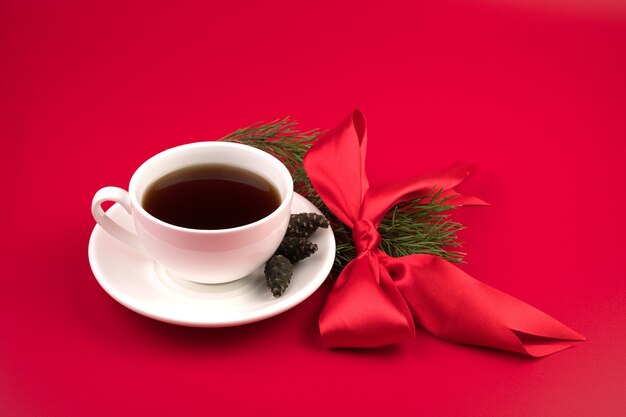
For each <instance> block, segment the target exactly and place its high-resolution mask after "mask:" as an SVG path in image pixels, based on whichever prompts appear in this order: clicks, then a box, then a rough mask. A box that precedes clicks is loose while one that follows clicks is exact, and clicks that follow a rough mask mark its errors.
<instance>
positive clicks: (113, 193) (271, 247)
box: [91, 142, 293, 284]
mask: <svg viewBox="0 0 626 417" xmlns="http://www.w3.org/2000/svg"><path fill="white" fill-rule="evenodd" d="M211 163H217V164H222V165H229V166H232V167H236V168H242V169H245V170H248V171H251V172H253V173H256V174H258V175H260V176H262V177H263V178H265V179H267V180H268V181H269V182H270V183H271V184H273V185H274V187H276V189H277V190H278V192H279V194H280V198H281V204H280V206H279V207H278V208H277V209H276V210H274V211H273V212H272V213H271V214H269V215H268V216H267V217H264V218H263V219H261V220H258V221H256V222H254V223H250V224H246V225H243V226H240V227H234V228H230V229H221V230H197V229H188V228H185V227H179V226H175V225H172V224H169V223H166V222H164V221H162V220H159V219H157V218H156V217H154V216H152V215H150V214H149V213H148V212H147V211H146V210H145V209H144V208H143V207H142V206H141V202H142V199H143V196H144V193H145V192H146V189H147V188H148V186H149V185H150V184H152V183H153V182H154V181H155V180H157V179H158V178H160V177H162V176H163V175H165V174H168V173H170V172H172V171H176V170H178V169H181V168H185V167H189V166H193V165H200V164H211ZM292 197H293V180H292V178H291V175H290V174H289V171H288V170H287V168H286V167H285V166H284V165H283V164H282V163H281V162H280V161H279V160H278V159H276V158H275V157H273V156H272V155H270V154H268V153H266V152H263V151H261V150H259V149H256V148H253V147H251V146H247V145H241V144H237V143H228V142H198V143H190V144H187V145H182V146H178V147H175V148H171V149H168V150H166V151H163V152H161V153H159V154H157V155H155V156H153V157H152V158H150V159H148V160H147V161H146V162H144V163H143V164H142V165H141V166H140V167H139V169H137V171H135V173H134V174H133V176H132V178H131V180H130V185H129V187H128V192H126V191H125V190H123V189H121V188H117V187H104V188H102V189H101V190H99V191H98V192H97V193H96V194H95V196H94V198H93V202H92V204H91V211H92V213H93V217H94V218H95V219H96V222H98V224H99V225H100V226H101V227H102V228H103V229H104V230H105V231H106V232H108V233H109V234H110V235H112V236H113V237H115V238H117V239H119V240H120V241H122V242H124V243H126V244H128V245H130V246H132V247H133V248H136V249H139V250H142V251H145V252H146V253H147V254H148V255H149V256H151V257H152V258H154V260H156V261H157V262H158V263H160V264H161V265H162V266H163V267H165V269H166V270H167V271H168V273H169V274H170V275H172V276H174V277H177V278H182V279H186V280H189V281H194V282H199V283H203V284H219V283H224V282H230V281H234V280H237V279H239V278H243V277H245V276H247V275H249V274H250V273H252V272H253V271H254V270H255V269H257V268H258V267H260V266H261V265H263V264H264V263H265V262H266V261H267V260H268V259H269V257H270V256H272V254H273V253H274V251H276V249H277V248H278V245H280V242H281V241H282V238H283V236H284V235H285V232H286V230H287V226H288V224H289V216H290V215H291V200H292ZM105 201H113V202H116V203H118V204H120V205H121V206H122V207H123V208H124V209H125V210H126V212H128V214H129V215H130V216H132V218H133V222H134V225H135V229H136V231H137V232H136V234H135V233H131V232H130V231H129V230H127V229H125V228H124V227H122V226H120V225H119V224H117V223H115V222H114V221H113V220H111V218H109V217H108V216H107V215H106V213H105V212H104V210H103V209H102V207H101V205H102V203H103V202H105ZM244 209H246V208H244ZM131 278H132V277H129V279H131Z"/></svg>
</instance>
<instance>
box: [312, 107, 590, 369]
mask: <svg viewBox="0 0 626 417" xmlns="http://www.w3.org/2000/svg"><path fill="white" fill-rule="evenodd" d="M366 147H367V131H366V124H365V117H364V116H363V114H362V113H361V112H360V111H358V110H355V111H354V112H352V114H351V115H350V116H348V118H347V119H345V120H344V121H343V122H342V123H341V124H339V126H337V127H336V128H335V129H333V130H332V131H330V132H328V133H327V134H325V135H324V136H322V137H320V138H319V139H318V140H317V141H316V142H315V143H314V144H313V146H312V147H311V149H310V150H309V152H308V153H307V154H306V156H305V158H304V167H305V169H306V171H307V174H308V175H309V178H310V179H311V182H312V184H313V186H314V187H315V189H316V191H317V192H318V194H319V195H320V197H321V198H322V199H323V200H324V203H325V204H326V205H327V206H328V208H329V209H330V210H331V211H332V212H333V213H334V214H335V216H337V218H338V219H339V220H341V221H342V222H343V223H344V224H345V225H346V226H348V227H350V228H351V229H352V237H353V240H354V245H355V247H356V250H357V257H356V258H355V259H354V260H353V261H352V262H350V263H349V264H348V265H347V266H346V267H345V268H344V269H343V271H342V272H341V274H340V275H339V277H338V278H337V281H336V283H335V285H334V288H333V290H332V292H331V293H330V295H329V296H328V299H327V301H326V305H325V306H324V309H323V311H322V313H321V316H320V332H321V335H322V338H323V340H324V342H325V344H326V345H327V346H329V347H376V346H383V345H387V344H390V343H395V342H398V341H401V340H404V339H409V338H413V337H414V336H415V322H417V323H419V324H420V325H421V326H423V327H424V328H425V329H427V330H428V331H430V332H431V333H433V334H434V335H436V336H438V337H440V338H442V339H445V340H449V341H452V342H456V343H465V344H472V345H481V346H488V347H494V348H499V349H506V350H511V351H514V352H518V353H522V354H526V355H530V356H535V357H539V356H545V355H549V354H551V353H554V352H558V351H560V350H563V349H566V348H568V347H571V346H572V344H571V343H568V342H564V341H565V340H584V338H583V337H582V336H581V335H580V334H578V333H576V332H575V331H573V330H571V329H570V328H568V327H567V326H565V325H563V324H562V323H560V322H559V321H557V320H555V319H553V318H552V317H550V316H548V315H547V314H545V313H543V312H541V311H539V310H537V309H536V308H534V307H532V306H530V305H528V304H526V303H524V302H522V301H520V300H518V299H516V298H514V297H511V296H510V295H507V294H505V293H503V292H501V291H498V290H496V289H494V288H492V287H490V286H488V285H486V284H483V283H482V282H480V281H477V280H476V279H474V278H472V277H471V276H469V275H468V274H466V273H465V272H463V271H462V270H460V269H459V268H457V267H456V266H454V265H452V264H451V263H449V262H447V261H445V260H443V259H441V258H439V257H436V256H432V255H410V256H405V257H402V258H393V257H391V256H389V255H387V254H385V253H384V252H383V251H382V250H380V249H379V248H378V244H379V243H380V234H379V233H378V231H377V228H378V226H379V225H380V222H381V221H382V219H383V217H384V216H385V213H386V212H387V211H388V210H389V209H390V208H392V207H393V206H394V205H396V204H398V203H399V202H403V201H408V200H412V199H415V198H418V197H420V196H424V195H426V194H428V193H429V192H430V191H431V190H432V189H433V186H436V187H437V188H442V189H443V190H444V191H443V192H444V195H454V196H455V197H453V199H452V200H450V201H453V202H454V203H455V204H458V205H467V204H484V203H483V202H482V200H480V199H478V198H475V197H469V196H462V195H459V194H458V193H456V192H455V191H454V187H455V186H456V185H457V184H459V183H460V182H461V181H463V179H464V178H465V177H466V176H467V175H468V173H469V171H470V169H471V168H472V166H470V165H467V164H460V163H457V164H454V165H452V166H450V167H447V168H445V169H441V170H438V171H434V172H430V173H427V174H424V175H420V176H418V177H415V178H412V179H410V180H405V181H400V182H396V183H392V184H387V185H383V186H374V187H370V186H369V183H368V180H367V175H366V173H365V151H366Z"/></svg>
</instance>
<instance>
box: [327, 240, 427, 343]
mask: <svg viewBox="0 0 626 417" xmlns="http://www.w3.org/2000/svg"><path fill="white" fill-rule="evenodd" d="M320 334H321V335H322V339H323V341H324V344H325V345H326V346H328V347H378V346H384V345H387V344H390V343H395V342H398V341H401V340H405V339H410V338H413V337H415V323H414V321H413V317H412V316H411V312H410V310H409V307H408V306H407V305H406V302H405V301H404V299H403V298H402V295H401V294H400V292H399V291H398V289H397V288H396V286H395V285H394V283H393V281H392V280H391V277H390V276H389V273H388V272H387V271H386V270H385V269H384V268H383V267H382V266H381V265H380V262H379V260H378V257H377V256H376V255H374V254H373V253H371V252H366V253H363V254H362V255H361V256H359V257H358V258H356V259H354V260H353V261H352V262H350V263H349V264H348V265H347V266H346V267H345V268H344V269H343V271H342V272H341V274H340V275H339V277H338V278H337V282H335V286H334V288H333V291H332V292H331V293H330V294H329V296H328V299H327V300H326V304H325V305H324V308H323V310H322V313H321V315H320Z"/></svg>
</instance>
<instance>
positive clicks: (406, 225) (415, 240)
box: [220, 117, 465, 271]
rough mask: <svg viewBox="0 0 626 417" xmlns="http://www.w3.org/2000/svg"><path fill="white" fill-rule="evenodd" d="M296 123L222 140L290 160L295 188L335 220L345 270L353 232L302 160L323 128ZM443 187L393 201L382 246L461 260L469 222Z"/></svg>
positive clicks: (261, 126)
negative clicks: (454, 216) (457, 218)
mask: <svg viewBox="0 0 626 417" xmlns="http://www.w3.org/2000/svg"><path fill="white" fill-rule="evenodd" d="M296 126H297V122H295V121H292V120H290V119H289V117H285V118H284V119H277V120H274V121H273V122H270V123H262V122H260V123H256V124H253V125H251V126H248V127H245V128H243V129H238V130H236V131H234V132H232V133H230V134H229V135H226V136H225V137H223V138H222V139H220V140H223V141H227V142H238V143H243V144H246V145H250V146H253V147H255V148H258V149H261V150H263V151H265V152H268V153H270V154H272V155H274V156H275V157H276V158H278V159H279V160H280V161H282V162H283V163H284V164H285V166H286V167H287V168H288V169H289V172H291V176H292V177H293V181H294V189H295V191H297V192H298V193H300V194H302V195H303V196H305V197H306V198H307V199H308V200H309V201H311V202H312V203H313V204H314V205H315V206H317V207H318V208H319V209H320V210H321V212H322V213H323V214H324V215H325V216H326V218H328V219H329V220H330V222H331V227H332V228H333V232H334V234H335V239H336V241H337V253H336V256H335V269H336V270H338V271H340V270H341V269H342V268H343V267H344V266H346V265H347V264H348V263H349V262H350V261H351V260H352V259H354V257H355V256H356V252H355V248H354V244H353V243H352V233H351V231H350V229H348V228H347V227H345V226H344V225H343V224H342V223H341V222H340V221H339V220H338V219H337V218H336V217H335V216H334V215H333V214H332V212H331V211H330V210H329V209H328V208H327V207H326V205H325V204H324V202H323V201H322V199H321V198H320V196H319V195H318V194H317V192H316V191H315V189H314V188H313V186H312V184H311V181H310V180H309V177H308V176H307V174H306V171H305V170H304V166H303V163H302V161H303V158H304V155H305V154H306V152H307V151H308V150H309V148H310V147H311V144H312V143H313V142H315V140H317V138H318V137H320V136H321V135H322V134H323V133H324V132H322V131H320V130H318V129H313V130H309V131H306V132H301V131H299V130H298V129H297V128H296ZM441 193H442V190H437V189H433V190H431V192H430V193H429V194H428V195H426V196H423V197H421V198H418V199H415V200H412V201H409V202H406V203H400V204H398V205H396V206H394V207H393V208H392V209H391V210H390V211H389V213H387V215H386V216H385V218H384V219H383V221H382V222H381V224H380V227H379V228H378V231H379V232H380V235H381V243H380V248H381V249H382V250H383V251H385V252H386V253H387V254H389V255H391V256H394V257H400V256H406V255H412V254H420V253H422V254H430V255H436V256H439V257H441V258H443V259H446V260H448V261H451V262H462V261H463V256H464V255H465V254H464V253H463V252H460V251H457V250H454V248H458V247H460V246H461V243H460V242H458V241H457V233H458V232H459V231H460V230H462V229H463V228H464V227H463V225H461V224H459V223H457V222H454V221H452V220H451V219H450V215H449V213H448V212H449V211H451V210H453V209H454V208H455V207H456V206H454V205H452V204H450V203H449V199H450V198H451V197H449V196H448V197H441Z"/></svg>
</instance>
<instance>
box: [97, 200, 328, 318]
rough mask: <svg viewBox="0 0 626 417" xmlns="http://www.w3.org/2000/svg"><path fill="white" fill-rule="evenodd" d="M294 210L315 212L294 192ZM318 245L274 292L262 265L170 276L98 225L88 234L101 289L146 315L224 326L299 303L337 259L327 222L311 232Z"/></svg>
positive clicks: (121, 216) (118, 213) (121, 214)
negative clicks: (226, 277) (196, 279)
mask: <svg viewBox="0 0 626 417" xmlns="http://www.w3.org/2000/svg"><path fill="white" fill-rule="evenodd" d="M293 197H294V198H293V206H292V209H291V211H292V213H301V212H314V213H319V210H318V209H317V207H315V206H314V205H313V204H312V203H310V202H309V201H308V200H307V199H305V198H304V197H302V196H301V195H298V194H296V193H294V196H293ZM107 214H108V215H109V216H110V217H112V218H113V219H115V220H116V221H117V222H119V223H120V224H122V225H123V226H125V227H126V228H128V229H129V230H134V228H133V225H132V219H131V218H130V216H129V215H128V214H127V213H126V212H125V211H124V209H123V208H122V207H121V206H120V205H119V204H115V205H113V206H112V207H111V208H110V209H109V210H108V211H107ZM311 240H312V241H313V242H315V243H317V246H318V251H317V252H316V253H314V254H313V255H312V256H311V257H309V258H307V259H304V260H302V261H300V262H298V263H297V264H295V265H294V271H293V277H292V278H291V284H290V285H289V288H287V290H286V291H285V293H284V294H283V295H282V296H281V297H277V298H275V297H274V296H273V295H272V294H271V293H270V290H269V288H268V287H267V284H266V283H265V276H264V274H263V268H259V270H257V271H255V272H254V273H253V274H251V275H249V276H247V277H245V278H242V279H240V280H238V281H234V282H229V283H227V284H217V285H210V284H196V283H193V282H190V281H185V280H180V279H175V278H172V277H170V275H169V274H167V273H166V272H165V270H164V269H163V268H162V267H161V266H160V265H159V264H157V263H156V262H155V261H154V260H152V258H150V257H148V255H146V254H145V253H143V252H140V251H137V250H135V249H133V248H131V247H129V246H127V245H125V244H124V243H122V242H120V241H118V240H117V239H115V238H113V237H112V236H110V235H109V234H108V233H106V232H105V231H104V230H102V228H101V227H100V226H98V225H96V227H95V228H94V229H93V232H92V233H91V238H90V240H89V263H90V264H91V269H92V271H93V273H94V275H95V277H96V279H97V280H98V282H99V283H100V285H101V286H102V288H104V290H105V291H106V292H107V293H109V295H110V296H111V297H113V298H114V299H115V300H117V301H118V302H119V303H120V304H122V305H124V306H126V307H128V308H129V309H131V310H133V311H135V312H137V313H139V314H142V315H144V316H147V317H150V318H153V319H156V320H161V321H164V322H168V323H173V324H179V325H184V326H194V327H226V326H236V325H240V324H246V323H251V322H255V321H259V320H263V319H266V318H268V317H272V316H275V315H277V314H279V313H282V312H283V311H286V310H289V309H290V308H292V307H294V306H296V305H298V304H299V303H301V302H302V301H304V300H305V299H306V298H307V297H309V296H310V295H311V294H313V292H314V291H315V290H316V289H318V288H319V286H320V285H322V283H323V282H324V280H325V279H326V277H327V276H328V273H329V272H330V270H331V268H332V266H333V261H334V259H335V237H334V236H333V232H332V230H331V229H330V228H328V229H319V230H318V231H317V232H315V233H314V234H313V235H312V236H311Z"/></svg>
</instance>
